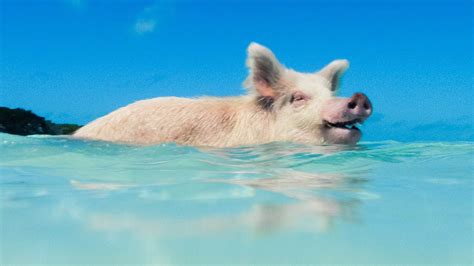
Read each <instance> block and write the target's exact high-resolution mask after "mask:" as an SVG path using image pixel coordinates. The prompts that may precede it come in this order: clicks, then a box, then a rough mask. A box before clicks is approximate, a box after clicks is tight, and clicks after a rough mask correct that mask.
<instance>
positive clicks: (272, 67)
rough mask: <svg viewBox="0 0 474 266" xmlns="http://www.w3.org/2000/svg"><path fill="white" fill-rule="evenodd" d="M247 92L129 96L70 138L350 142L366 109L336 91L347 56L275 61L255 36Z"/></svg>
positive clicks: (361, 101) (232, 143)
mask: <svg viewBox="0 0 474 266" xmlns="http://www.w3.org/2000/svg"><path fill="white" fill-rule="evenodd" d="M246 63H247V67H248V69H249V75H248V77H247V79H246V80H245V81H244V87H245V88H246V89H247V92H248V93H247V94H246V95H243V96H237V97H200V98H178V97H158V98H153V99H146V100H141V101H137V102H135V103H132V104H130V105H127V106H125V107H122V108H119V109H117V110H115V111H113V112H111V113H110V114H107V115H105V116H103V117H100V118H98V119H96V120H94V121H93V122H91V123H89V124H87V125H85V126H84V127H82V128H80V129H79V130H78V131H77V132H75V133H74V137H77V138H82V139H91V140H101V141H109V142H117V143H126V144H134V145H154V144H160V143H167V142H173V143H176V144H178V145H190V146H210V147H236V146H244V145H245V146H246V145H257V144H264V143H269V142H297V143H306V144H315V145H319V144H355V143H357V142H358V141H359V140H360V138H361V131H360V130H359V128H357V125H358V124H361V123H363V122H364V121H365V120H366V119H367V118H368V117H369V116H370V115H371V114H372V104H371V102H370V100H369V99H368V98H367V96H366V95H364V94H363V93H355V94H354V95H352V97H350V98H339V97H336V96H335V95H336V93H337V91H338V87H339V84H340V81H341V77H342V75H343V74H344V72H345V71H346V69H347V68H348V66H349V62H348V61H347V60H334V61H332V62H331V63H329V64H328V65H326V66H325V67H323V68H322V69H321V70H319V71H316V72H314V73H300V72H296V71H294V70H292V69H289V68H286V67H285V66H283V65H282V64H281V63H280V62H279V61H278V59H277V58H276V57H275V55H274V54H273V52H272V51H271V50H270V49H268V48H266V47H264V46H262V45H260V44H257V43H251V44H250V45H249V46H248V48H247V60H246Z"/></svg>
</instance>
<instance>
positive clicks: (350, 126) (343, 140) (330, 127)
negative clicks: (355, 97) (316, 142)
mask: <svg viewBox="0 0 474 266" xmlns="http://www.w3.org/2000/svg"><path fill="white" fill-rule="evenodd" d="M359 122H360V121H359V120H357V119H355V120H351V121H344V122H330V121H326V120H324V121H323V127H322V133H323V137H324V139H325V141H326V142H327V143H331V144H349V145H352V144H356V143H357V142H358V141H359V140H360V138H361V136H362V133H361V131H360V129H359V128H357V127H356V125H357V124H358V123H359Z"/></svg>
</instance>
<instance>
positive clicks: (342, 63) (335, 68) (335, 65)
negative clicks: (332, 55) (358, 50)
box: [318, 59, 349, 91]
mask: <svg viewBox="0 0 474 266" xmlns="http://www.w3.org/2000/svg"><path fill="white" fill-rule="evenodd" d="M348 67H349V61H347V60H345V59H340V60H334V61H332V62H331V63H329V64H328V65H327V66H325V67H323V69H321V70H320V71H319V72H318V74H319V75H321V76H323V77H325V78H326V79H327V80H328V81H329V82H330V84H331V90H332V91H335V90H337V89H338V87H339V83H340V80H341V77H342V75H343V74H344V72H345V71H346V69H347V68H348Z"/></svg>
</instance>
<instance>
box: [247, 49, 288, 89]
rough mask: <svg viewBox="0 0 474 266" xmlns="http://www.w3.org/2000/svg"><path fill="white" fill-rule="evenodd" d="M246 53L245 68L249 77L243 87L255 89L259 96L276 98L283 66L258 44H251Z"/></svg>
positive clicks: (270, 52)
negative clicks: (248, 72)
mask: <svg viewBox="0 0 474 266" xmlns="http://www.w3.org/2000/svg"><path fill="white" fill-rule="evenodd" d="M247 53H248V56H247V67H248V68H249V71H250V75H249V77H248V78H247V80H246V82H245V86H246V87H247V88H249V89H255V90H256V92H257V93H258V94H259V95H261V96H264V97H272V98H275V97H277V96H278V89H277V87H278V82H279V80H280V79H281V76H282V74H283V71H284V68H283V66H282V65H281V64H280V62H278V60H277V59H276V57H275V55H274V54H273V53H272V51H270V50H269V49H268V48H266V47H264V46H262V45H260V44H258V43H254V42H253V43H251V44H250V45H249V47H248V48H247Z"/></svg>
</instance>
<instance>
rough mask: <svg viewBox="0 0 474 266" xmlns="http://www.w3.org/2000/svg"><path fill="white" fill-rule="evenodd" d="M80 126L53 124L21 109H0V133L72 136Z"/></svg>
mask: <svg viewBox="0 0 474 266" xmlns="http://www.w3.org/2000/svg"><path fill="white" fill-rule="evenodd" d="M80 127H81V126H79V125H75V124H55V123H53V122H51V121H49V120H46V119H45V118H44V117H41V116H38V115H36V114H34V113H33V112H31V111H28V110H24V109H21V108H16V109H10V108H7V107H0V132H5V133H9V134H15V135H22V136H26V135H33V134H48V135H65V134H72V133H74V131H76V130H77V129H78V128H80Z"/></svg>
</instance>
